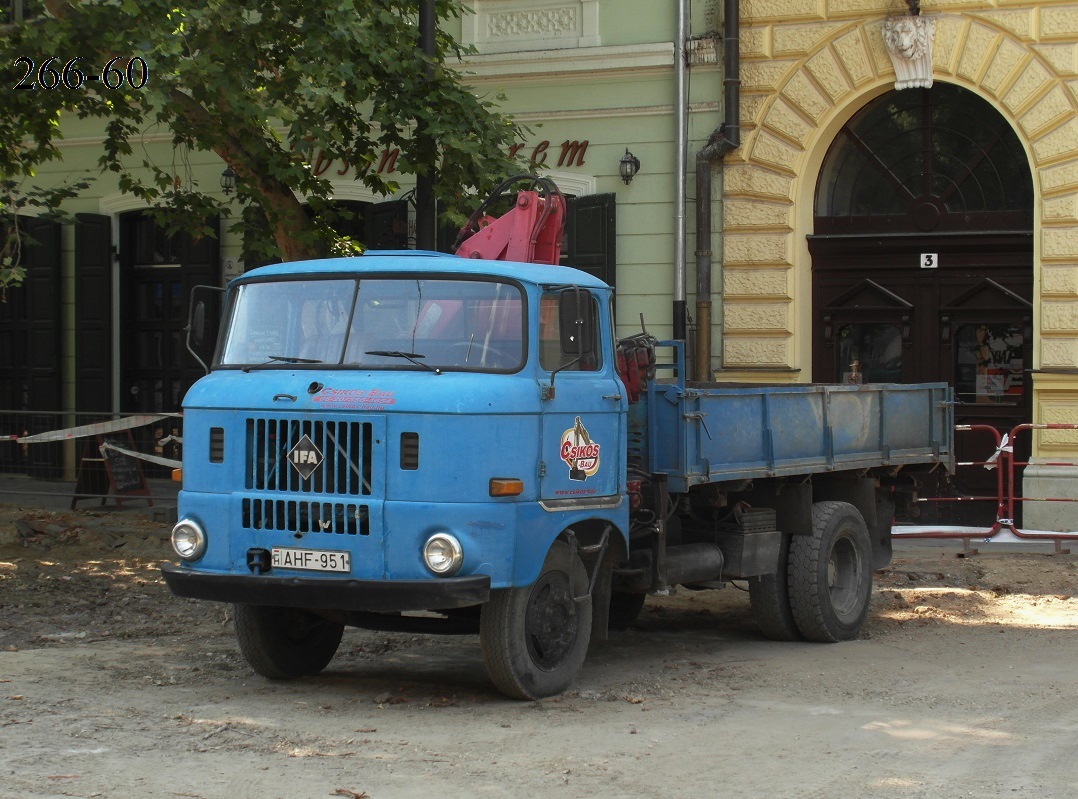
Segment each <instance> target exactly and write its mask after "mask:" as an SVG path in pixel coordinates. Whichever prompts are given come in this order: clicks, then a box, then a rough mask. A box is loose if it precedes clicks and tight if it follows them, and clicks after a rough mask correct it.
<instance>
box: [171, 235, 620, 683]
mask: <svg viewBox="0 0 1078 799" xmlns="http://www.w3.org/2000/svg"><path fill="white" fill-rule="evenodd" d="M611 293H612V292H611V289H610V288H609V287H608V286H606V285H605V284H604V283H602V282H601V281H599V280H597V279H595V278H593V277H591V276H590V275H588V274H586V273H584V272H580V271H578V270H574V269H570V268H567V267H560V266H539V265H535V264H519V263H503V262H490V261H480V260H471V259H465V258H459V257H456V256H451V255H441V254H437V253H425V252H416V251H403V252H377V253H370V254H366V255H363V256H361V257H357V258H341V259H330V260H321V261H314V262H304V263H287V264H279V265H274V266H267V267H262V268H259V269H255V270H252V271H251V272H248V273H247V274H245V275H244V276H243V277H242V278H238V279H236V280H234V281H232V283H231V284H230V286H229V288H228V293H227V299H226V304H225V313H224V324H223V326H222V333H221V336H220V340H219V342H218V344H217V349H216V354H215V356H214V360H213V363H212V368H211V371H210V373H209V374H208V375H207V376H206V377H204V378H203V379H202V380H200V381H199V382H198V383H196V384H195V386H194V387H193V388H192V389H191V391H190V392H189V393H188V395H187V397H186V398H185V401H184V424H185V430H184V440H185V448H184V459H183V488H182V491H181V492H180V495H179V508H178V515H179V521H178V523H177V525H176V527H175V529H174V533H173V540H174V546H175V549H176V551H177V553H178V555H179V556H180V561H179V563H178V564H177V565H174V566H166V567H165V568H164V570H163V571H164V576H165V579H166V581H167V583H168V585H169V587H170V588H171V589H172V591H173V592H174V593H176V594H178V595H181V596H189V597H196V598H201V599H209V600H217V601H224V602H231V603H234V604H236V606H237V609H236V620H237V634H238V637H239V640H240V644H241V648H242V649H243V651H244V654H245V656H246V657H247V659H248V661H249V662H250V663H251V665H252V666H253V667H254V668H255V669H256V671H259V672H260V673H262V674H264V675H265V676H268V677H271V678H289V677H295V676H300V675H302V674H308V673H314V672H317V671H318V670H320V669H321V668H323V667H324V666H325V665H326V663H327V662H328V660H329V658H330V657H332V654H333V651H334V650H335V649H336V644H337V642H339V640H340V632H341V629H343V626H344V625H347V624H354V625H357V626H375V627H379V628H400V627H407V625H408V624H409V623H410V622H409V620H408V612H410V611H435V612H436V613H435V614H434V615H435V616H439V617H444V620H445V622H446V623H447V624H457V625H462V624H463V625H467V624H469V623H473V624H474V623H476V622H477V620H478V619H479V616H480V615H481V616H482V617H483V622H484V626H485V627H491V629H490V630H487V631H486V632H485V633H482V635H483V638H484V640H485V643H484V650H485V653H486V657H487V663H488V668H490V669H492V673H493V670H500V671H502V672H506V674H504V675H502V676H501V677H495V681H496V683H497V684H499V687H501V688H502V689H503V690H506V692H507V693H510V694H511V695H518V696H532V695H543V694H549V693H556V692H557V691H560V690H562V689H563V688H564V687H565V685H567V684H568V683H567V681H566V680H565V679H564V675H563V672H565V671H566V668H565V666H567V667H568V669H569V670H571V671H573V672H575V670H576V668H578V667H579V662H580V661H582V660H583V655H584V652H585V651H586V648H587V639H588V636H589V634H590V630H589V629H588V628H590V625H591V616H590V596H589V586H590V584H591V583H593V582H594V575H595V573H596V572H597V570H598V565H599V564H600V563H601V562H611V563H612V562H614V561H617V560H624V559H625V558H626V556H627V544H628V540H627V535H628V526H629V525H628V514H629V511H628V503H627V501H626V497H625V472H626V467H625V458H626V444H625V442H626V430H625V426H626V410H627V401H626V398H625V396H624V395H625V391H624V388H623V385H622V383H621V381H620V379H619V377H618V373H617V370H616V355H615V348H614V343H613V342H614V332H613V329H612V313H611ZM586 564H587V565H586ZM542 579H545V580H546V581H547V583H548V584H549V585H548V588H549V589H550V590H548V591H546V592H545V593H544V596H543V598H541V599H537V598H533V599H532V600H531V601H530V602H525V608H524V610H523V611H521V610H520V609H519V608H517V607H516V606H515V605H514V607H513V608H511V609H510V608H503V609H502V611H500V612H497V611H490V610H484V611H483V612H482V613H480V611H479V608H481V607H482V608H485V609H486V608H490V607H491V602H490V600H491V599H492V597H498V596H508V595H510V594H511V593H512V591H513V589H521V588H524V587H528V586H534V585H535V584H536V583H537V581H540V580H542ZM503 604H504V603H503ZM517 604H519V603H517ZM522 612H523V613H524V614H527V613H531V614H532V615H533V616H536V614H538V615H540V616H543V617H544V618H547V619H548V623H547V624H546V628H545V629H539V630H531V631H524V630H523V628H522V629H521V630H519V631H516V632H514V631H513V630H509V629H505V628H506V625H508V627H513V625H514V624H515V625H517V626H521V625H522V624H523V620H522V618H519V617H520V615H521V613H522ZM425 615H426V616H428V617H429V615H430V614H425ZM496 615H497V616H499V617H500V618H499V619H495V618H494V616H496ZM567 620H569V621H571V622H572V623H571V624H570V626H572V627H573V629H575V630H577V632H578V635H576V636H575V637H574V636H572V635H569V636H567V635H566V632H565V627H566V622H567ZM428 621H429V618H428ZM555 622H556V623H555ZM494 625H500V627H501V628H503V629H501V631H499V630H498V629H494ZM525 638H527V640H526V641H525V640H524V639H525ZM509 639H514V640H509ZM522 641H523V645H524V646H525V648H528V647H530V649H531V652H532V655H531V657H529V658H527V660H528V663H529V664H530V665H527V667H525V668H523V669H520V668H518V666H519V664H518V663H516V661H519V660H520V658H519V656H517V655H514V654H513V653H512V652H510V651H508V650H510V649H514V650H515V649H519V647H520V645H521V643H522ZM487 650H492V651H490V652H487ZM493 650H498V651H497V652H495V651H493ZM499 652H500V654H499ZM327 653H328V656H327ZM492 660H493V665H492ZM574 664H575V665H574ZM552 675H553V676H552ZM570 678H571V677H570ZM499 680H500V682H499Z"/></svg>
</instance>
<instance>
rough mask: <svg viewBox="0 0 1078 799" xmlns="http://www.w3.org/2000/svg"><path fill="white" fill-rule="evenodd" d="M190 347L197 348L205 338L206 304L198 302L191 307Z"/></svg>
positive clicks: (201, 301) (202, 301)
mask: <svg viewBox="0 0 1078 799" xmlns="http://www.w3.org/2000/svg"><path fill="white" fill-rule="evenodd" d="M190 325H191V346H192V347H199V346H201V345H202V340H203V339H204V338H206V302H205V301H204V300H199V301H198V302H197V303H194V304H193V305H192V306H191V320H190Z"/></svg>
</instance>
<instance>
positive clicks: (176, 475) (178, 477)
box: [172, 469, 183, 483]
mask: <svg viewBox="0 0 1078 799" xmlns="http://www.w3.org/2000/svg"><path fill="white" fill-rule="evenodd" d="M172 482H174V483H182V482H183V469H173V470H172Z"/></svg>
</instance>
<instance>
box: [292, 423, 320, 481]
mask: <svg viewBox="0 0 1078 799" xmlns="http://www.w3.org/2000/svg"><path fill="white" fill-rule="evenodd" d="M288 462H289V463H290V464H292V468H293V469H295V470H296V471H297V472H299V476H300V477H302V478H303V479H304V480H308V479H310V477H311V475H312V474H314V473H315V471H316V470H317V469H318V467H319V466H321V465H322V452H321V451H320V450H319V449H318V447H316V446H315V444H314V442H313V441H311V438H310V436H308V435H307V434H304V435H303V438H301V439H300V440H299V441H297V442H296V446H294V447H292V449H290V450H289V451H288Z"/></svg>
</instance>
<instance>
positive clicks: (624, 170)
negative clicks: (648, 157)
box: [618, 147, 640, 185]
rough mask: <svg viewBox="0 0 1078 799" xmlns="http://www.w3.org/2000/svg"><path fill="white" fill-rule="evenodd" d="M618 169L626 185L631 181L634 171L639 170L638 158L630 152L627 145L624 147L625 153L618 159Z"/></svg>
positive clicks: (634, 174)
mask: <svg viewBox="0 0 1078 799" xmlns="http://www.w3.org/2000/svg"><path fill="white" fill-rule="evenodd" d="M618 171H619V172H620V173H621V179H622V180H624V181H625V183H626V185H627V184H629V183H632V182H633V178H635V177H636V173H637V172H639V171H640V159H639V158H637V157H636V156H635V155H633V154H632V153H630V152H629V148H628V147H626V148H625V155H623V156H622V157H621V160H620V161H618Z"/></svg>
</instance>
